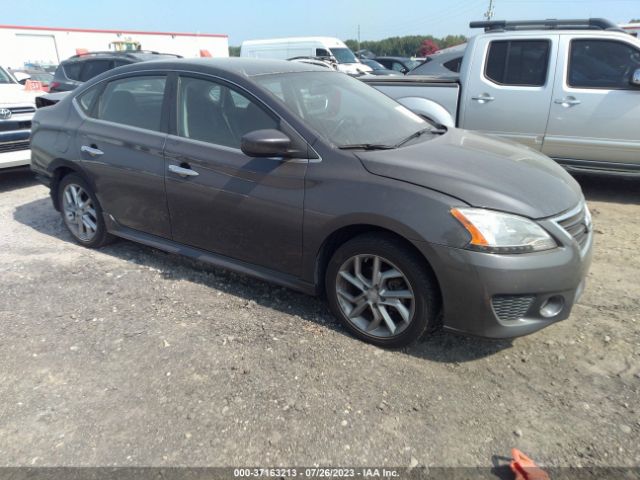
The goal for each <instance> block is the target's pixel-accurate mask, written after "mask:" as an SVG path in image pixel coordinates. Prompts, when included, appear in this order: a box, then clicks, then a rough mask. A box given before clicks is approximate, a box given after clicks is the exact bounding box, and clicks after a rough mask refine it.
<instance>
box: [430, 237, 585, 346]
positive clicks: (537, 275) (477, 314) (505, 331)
mask: <svg viewBox="0 0 640 480" xmlns="http://www.w3.org/2000/svg"><path fill="white" fill-rule="evenodd" d="M429 247H430V253H431V256H430V257H428V258H429V260H430V261H431V264H432V266H433V268H434V270H435V273H436V276H437V278H438V281H439V283H440V288H441V291H442V297H443V322H444V327H445V329H447V330H451V331H455V332H460V333H465V334H471V335H477V336H481V337H487V338H511V337H519V336H522V335H527V334H530V333H533V332H535V331H537V330H540V329H542V328H544V327H546V326H548V325H550V324H552V323H555V322H558V321H560V320H564V319H566V318H567V317H568V316H569V314H570V313H571V309H572V307H573V305H574V303H575V302H576V301H577V299H578V298H579V296H580V294H581V293H582V291H583V289H584V286H585V277H586V275H587V273H588V270H589V266H590V264H591V256H592V247H593V235H592V234H591V233H590V234H589V238H588V241H587V243H586V244H585V245H584V247H583V248H582V249H580V247H579V246H578V244H577V243H575V242H574V243H572V244H570V245H565V246H561V247H559V248H556V249H554V250H549V251H546V252H539V253H534V254H524V255H495V254H488V253H480V252H473V251H470V250H462V249H457V248H450V247H445V246H438V245H430V246H429ZM425 253H426V251H425ZM434 253H435V255H434ZM549 302H551V303H549ZM545 305H551V306H552V307H554V308H547V309H545V310H544V311H541V310H542V309H543V308H544V307H545ZM550 313H553V315H550Z"/></svg>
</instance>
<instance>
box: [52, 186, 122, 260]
mask: <svg viewBox="0 0 640 480" xmlns="http://www.w3.org/2000/svg"><path fill="white" fill-rule="evenodd" d="M58 205H59V207H60V213H61V215H62V220H63V222H64V224H65V226H66V227H67V230H69V233H71V235H72V236H73V238H74V240H75V241H76V242H78V243H79V244H80V245H83V246H85V247H88V248H99V247H102V246H103V245H106V244H107V243H109V242H111V241H112V240H113V236H112V235H110V234H109V233H108V232H107V228H106V226H105V223H104V219H103V217H102V208H101V207H100V203H99V202H98V199H97V198H96V196H95V194H94V193H93V190H92V189H91V187H90V186H89V184H88V183H87V182H86V181H85V180H84V179H83V178H82V177H81V176H80V175H78V174H76V173H72V174H69V175H67V176H65V177H64V178H63V179H62V180H61V181H60V185H59V186H58Z"/></svg>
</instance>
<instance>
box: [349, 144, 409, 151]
mask: <svg viewBox="0 0 640 480" xmlns="http://www.w3.org/2000/svg"><path fill="white" fill-rule="evenodd" d="M338 148H339V149H340V150H391V149H393V148H396V147H395V146H394V145H384V144H379V143H354V144H352V145H340V146H339V147H338Z"/></svg>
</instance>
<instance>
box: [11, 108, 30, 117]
mask: <svg viewBox="0 0 640 480" xmlns="http://www.w3.org/2000/svg"><path fill="white" fill-rule="evenodd" d="M9 110H11V113H12V114H13V115H17V114H19V113H34V112H35V111H36V109H35V108H34V107H9Z"/></svg>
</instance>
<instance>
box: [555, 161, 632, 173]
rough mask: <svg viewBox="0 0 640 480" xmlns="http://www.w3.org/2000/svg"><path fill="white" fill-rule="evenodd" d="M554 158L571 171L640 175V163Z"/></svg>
mask: <svg viewBox="0 0 640 480" xmlns="http://www.w3.org/2000/svg"><path fill="white" fill-rule="evenodd" d="M554 160H555V161H556V162H558V163H559V164H560V165H562V166H563V167H564V168H565V170H567V171H569V172H575V173H588V174H594V175H612V176H617V177H634V178H635V177H640V164H629V163H614V162H598V161H595V160H573V159H570V158H554Z"/></svg>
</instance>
